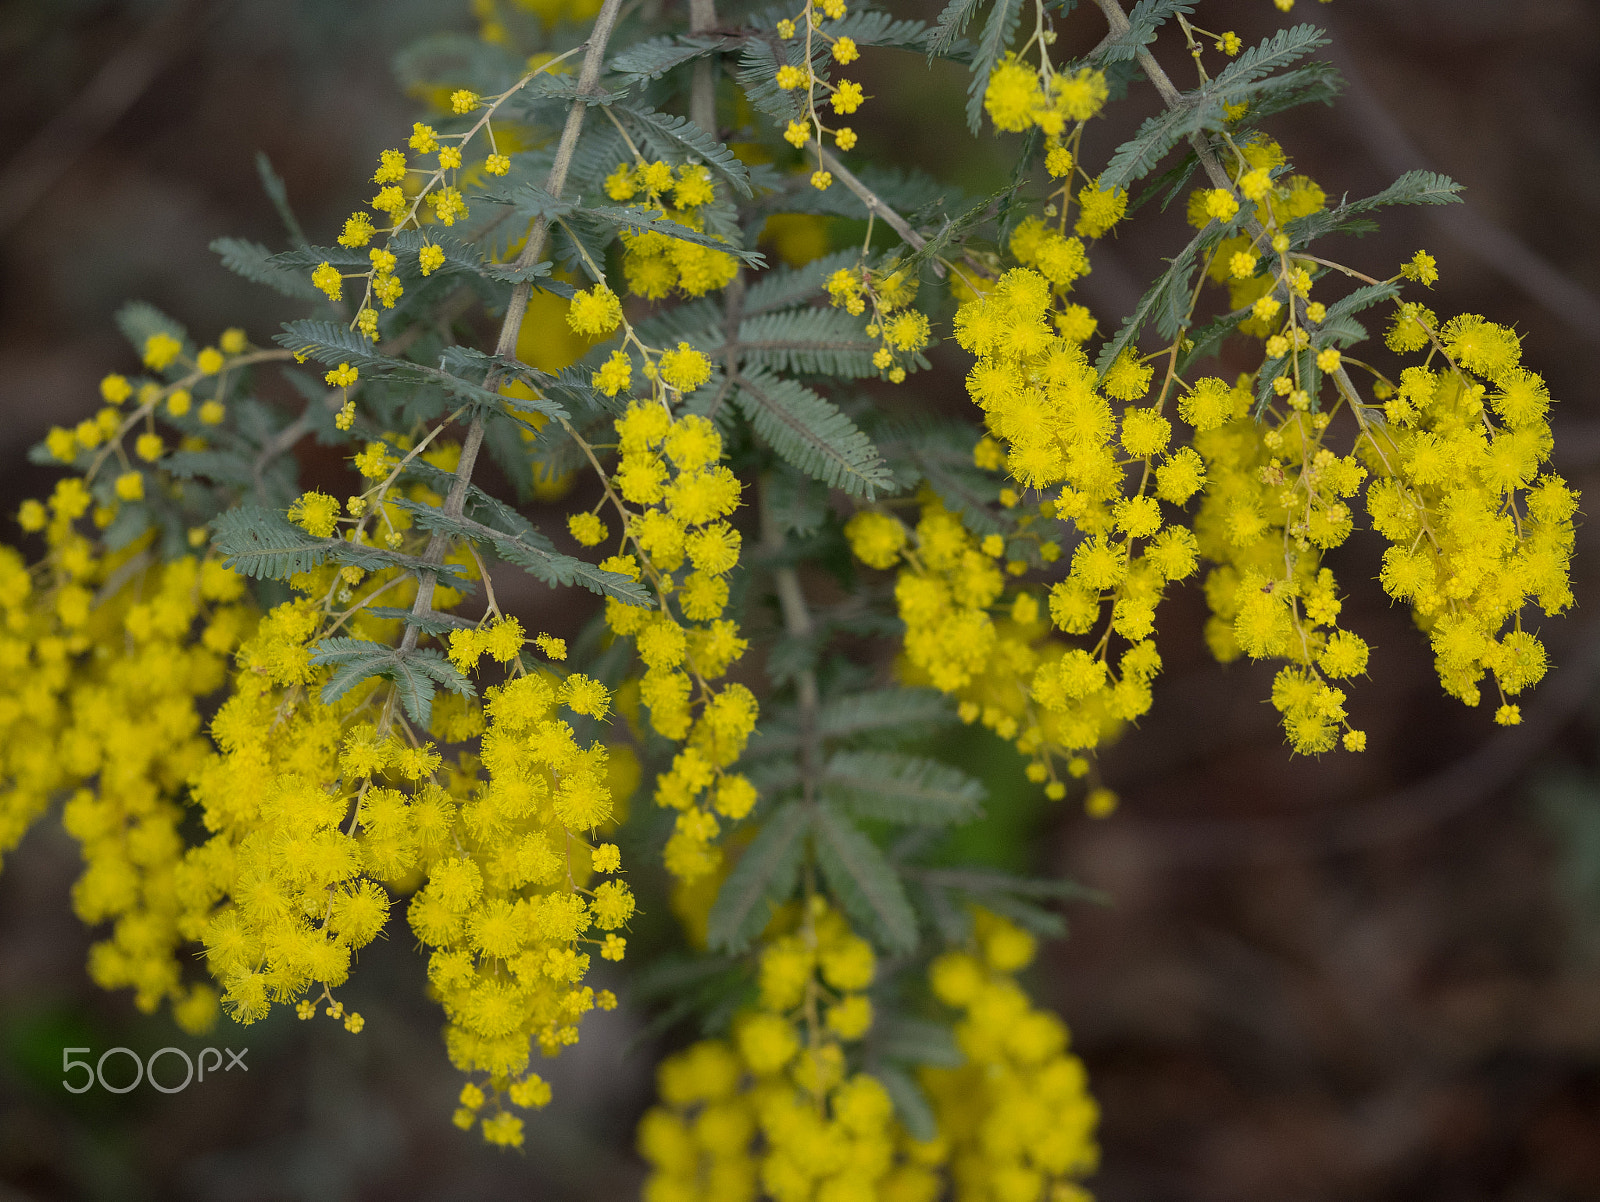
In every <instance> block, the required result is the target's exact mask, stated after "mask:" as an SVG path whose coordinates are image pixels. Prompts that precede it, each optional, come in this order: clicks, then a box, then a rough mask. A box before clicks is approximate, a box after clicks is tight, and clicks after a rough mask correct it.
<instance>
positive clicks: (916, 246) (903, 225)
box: [811, 139, 945, 279]
mask: <svg viewBox="0 0 1600 1202" xmlns="http://www.w3.org/2000/svg"><path fill="white" fill-rule="evenodd" d="M811 144H812V146H814V147H816V151H817V153H818V155H820V156H821V158H822V165H823V166H824V167H826V168H827V169H828V170H829V171H831V172H833V174H834V175H835V176H836V177H837V178H838V180H839V182H840V183H841V184H843V185H844V186H845V187H846V188H849V189H850V191H852V192H854V193H855V194H856V196H857V197H859V198H860V200H861V203H862V204H864V205H866V206H867V211H868V212H869V213H873V214H876V215H877V216H879V217H882V218H883V219H884V220H885V221H887V222H888V223H889V226H890V228H891V229H893V230H894V232H895V233H897V234H899V235H900V238H901V240H902V241H903V242H905V244H906V245H907V246H909V247H911V249H912V250H921V249H922V248H923V247H924V246H926V245H928V240H927V239H926V238H924V237H923V236H922V235H921V234H919V233H917V231H916V230H914V229H912V228H911V223H910V222H909V221H907V220H906V219H905V218H904V217H902V216H900V214H899V213H896V212H895V211H894V210H893V209H891V208H890V207H889V206H888V205H887V204H885V203H884V201H883V198H882V197H881V196H879V195H878V194H877V193H876V192H874V191H873V190H872V189H871V188H869V187H867V185H866V184H864V183H862V182H861V181H860V180H859V179H857V178H856V175H855V173H854V172H853V171H851V170H850V168H848V167H846V166H845V165H844V164H843V163H841V162H840V161H839V160H838V159H837V158H836V157H834V155H833V154H832V153H831V152H830V151H828V150H826V149H825V148H824V147H823V146H822V144H821V143H820V142H817V141H816V140H815V139H813V140H812V143H811ZM933 270H934V273H935V274H936V275H938V276H939V278H940V279H943V278H944V274H945V267H944V264H943V263H940V262H935V263H934V265H933Z"/></svg>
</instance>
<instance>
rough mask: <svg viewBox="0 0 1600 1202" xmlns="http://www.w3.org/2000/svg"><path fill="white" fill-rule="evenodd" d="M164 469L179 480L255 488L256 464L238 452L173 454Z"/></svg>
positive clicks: (166, 460) (162, 463)
mask: <svg viewBox="0 0 1600 1202" xmlns="http://www.w3.org/2000/svg"><path fill="white" fill-rule="evenodd" d="M161 466H162V467H163V468H165V469H166V470H167V471H169V472H171V473H172V474H173V475H174V476H176V477H177V478H178V479H180V480H195V479H200V480H209V481H210V482H211V483H213V484H227V485H231V486H233V487H234V488H254V487H255V483H256V472H255V461H254V460H252V459H249V458H247V457H245V456H244V455H241V454H239V453H238V452H237V451H174V452H173V453H172V454H170V455H168V456H167V457H166V458H165V459H163V460H162V461H161Z"/></svg>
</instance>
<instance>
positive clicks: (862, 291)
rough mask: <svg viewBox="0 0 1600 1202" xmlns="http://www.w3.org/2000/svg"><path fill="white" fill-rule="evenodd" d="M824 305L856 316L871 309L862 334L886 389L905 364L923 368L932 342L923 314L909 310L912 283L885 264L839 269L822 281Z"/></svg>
mask: <svg viewBox="0 0 1600 1202" xmlns="http://www.w3.org/2000/svg"><path fill="white" fill-rule="evenodd" d="M827 289H828V303H829V304H831V305H832V306H833V307H834V308H836V309H843V310H844V311H845V312H846V313H849V314H850V315H851V316H852V317H859V316H860V315H861V314H863V313H865V312H866V311H867V309H868V308H869V307H870V308H871V309H872V320H871V321H869V322H868V323H867V327H866V334H867V337H868V338H874V339H876V340H877V342H878V349H877V350H876V351H874V352H873V354H872V365H873V366H874V367H876V368H877V369H878V370H879V371H880V372H882V373H883V377H884V378H885V379H886V380H888V381H889V382H890V383H891V384H899V383H901V382H903V381H904V380H905V378H906V365H907V364H911V365H912V366H914V367H915V366H925V361H924V360H923V359H922V351H923V350H924V349H925V348H926V347H927V345H928V343H929V341H930V340H931V337H932V335H931V332H930V327H929V325H928V315H927V314H926V313H923V312H921V311H920V310H917V309H913V308H911V302H912V301H913V300H915V299H916V295H917V282H916V280H915V279H914V278H913V277H912V276H911V275H910V274H909V273H908V272H905V271H902V270H900V269H899V268H898V267H897V266H896V265H895V264H893V263H890V264H888V265H886V266H884V267H882V268H879V269H876V270H875V269H873V268H870V267H868V266H867V265H866V264H864V263H858V264H857V265H856V266H855V267H841V268H839V270H837V271H835V272H834V273H833V274H832V275H831V276H829V277H828V280H827Z"/></svg>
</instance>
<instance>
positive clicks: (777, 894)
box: [706, 801, 812, 952]
mask: <svg viewBox="0 0 1600 1202" xmlns="http://www.w3.org/2000/svg"><path fill="white" fill-rule="evenodd" d="M811 818H812V811H811V809H810V807H808V806H806V805H805V804H803V803H801V802H797V801H795V802H789V803H788V804H787V805H783V806H780V807H778V809H776V810H774V811H773V812H772V813H771V814H770V815H769V816H768V817H767V820H766V821H765V822H764V823H762V825H761V829H760V831H759V832H757V834H756V837H755V838H754V839H753V840H752V841H751V843H750V846H749V847H747V848H745V850H744V853H743V854H742V855H740V857H739V862H738V863H737V864H735V865H734V866H733V871H732V872H730V873H729V874H728V879H727V880H725V881H723V882H722V888H721V889H719V890H718V891H717V900H716V902H715V903H714V904H713V905H712V907H711V916H710V919H709V923H708V926H707V928H706V941H707V943H709V944H710V945H711V947H712V948H714V949H717V950H719V951H727V952H742V951H744V949H745V948H747V947H749V946H750V943H751V941H752V940H753V939H755V937H756V936H757V935H759V934H761V932H762V930H763V929H765V927H766V925H767V923H768V922H769V921H770V920H771V918H772V911H773V909H774V907H776V906H780V905H782V904H783V903H784V902H786V901H788V900H789V895H790V894H791V893H793V892H794V886H795V880H796V878H797V876H798V875H799V872H800V857H801V853H802V852H803V851H804V849H805V834H806V831H807V830H809V829H810V827H811Z"/></svg>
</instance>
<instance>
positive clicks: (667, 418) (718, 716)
mask: <svg viewBox="0 0 1600 1202" xmlns="http://www.w3.org/2000/svg"><path fill="white" fill-rule="evenodd" d="M709 373H710V364H709V362H707V361H706V360H705V357H704V356H703V355H700V353H699V352H698V351H693V350H691V349H689V348H688V347H687V345H685V346H684V347H682V348H681V349H680V350H678V351H676V352H668V353H667V354H666V355H663V356H662V358H661V364H660V368H659V376H660V378H661V379H662V380H664V381H665V382H666V384H667V385H668V386H669V387H670V388H671V389H672V390H673V391H674V392H675V393H681V392H682V391H684V390H687V389H690V388H693V387H697V386H698V385H699V384H701V383H703V382H704V380H705V379H706V377H707V376H709ZM616 429H617V434H618V437H619V446H618V449H619V451H620V460H619V462H618V464H617V469H616V472H615V474H614V475H613V476H612V478H611V487H612V489H613V490H614V493H613V496H614V497H615V499H616V504H617V508H618V511H619V513H620V514H621V515H622V518H623V520H624V522H625V528H624V535H625V538H626V540H627V544H628V546H630V547H632V548H633V551H632V553H630V554H625V555H617V556H613V557H611V558H610V559H607V560H604V561H602V562H601V565H600V566H601V567H602V568H608V569H610V570H612V571H617V572H621V573H623V574H625V575H628V576H632V577H633V578H635V579H641V578H644V579H648V581H649V583H650V585H651V587H652V588H653V590H654V592H655V594H656V598H657V603H658V604H657V606H656V608H654V609H653V610H652V609H648V608H642V607H635V606H629V605H624V604H622V603H621V602H619V601H617V600H616V599H614V598H612V599H608V600H607V602H606V623H607V625H608V626H609V627H610V628H611V630H612V631H613V632H615V633H616V634H619V635H624V636H629V637H631V638H633V640H634V645H635V646H636V648H637V650H638V655H639V659H640V661H641V662H642V663H643V665H644V668H645V671H644V675H643V676H642V677H641V678H640V681H639V696H640V698H641V699H642V700H643V702H644V704H645V705H646V706H647V707H648V709H649V711H650V725H651V727H652V728H653V729H654V730H655V731H656V732H657V733H658V734H661V735H664V736H666V737H667V738H669V739H672V740H675V741H682V742H683V743H684V747H683V750H682V751H680V752H679V753H678V754H677V756H676V757H675V758H674V759H673V761H672V767H671V770H670V771H668V772H665V773H662V774H661V775H660V776H659V777H658V778H657V780H656V802H657V804H659V805H663V806H669V807H671V808H673V809H675V810H677V811H678V818H677V823H676V826H675V828H674V831H673V835H672V838H671V839H670V840H669V841H668V843H667V847H666V852H665V854H666V863H667V868H668V870H669V871H670V872H672V874H673V875H674V876H676V877H678V878H680V879H682V880H692V879H694V878H695V877H699V876H704V875H706V874H707V873H710V872H711V871H713V870H714V869H715V867H716V865H717V862H718V855H719V853H718V851H717V849H716V848H715V847H714V846H713V844H712V840H714V839H715V838H716V837H717V835H718V834H719V833H720V829H721V827H720V823H719V822H718V817H719V816H720V817H721V818H722V819H725V820H727V821H730V822H737V821H738V820H740V819H741V818H743V817H745V816H746V815H747V814H748V813H749V812H750V810H751V809H752V807H754V805H755V802H756V790H755V786H753V785H752V784H751V783H750V781H749V780H748V779H747V778H746V777H744V776H743V775H740V774H739V773H735V772H730V771H728V769H729V767H730V766H731V765H732V764H733V762H734V761H735V760H737V759H738V758H739V755H740V754H741V753H742V752H743V751H744V747H745V743H746V741H747V740H748V739H749V737H750V735H751V733H752V732H753V731H754V729H755V723H756V715H757V705H756V699H755V695H754V694H753V693H751V692H750V690H749V689H748V688H746V687H745V686H744V685H742V684H724V685H722V686H721V687H716V686H715V685H714V683H713V682H715V681H717V680H719V679H720V678H721V677H722V676H724V675H725V674H726V673H727V671H728V668H729V666H730V665H732V663H733V662H734V661H735V660H736V659H738V658H739V657H740V656H741V655H743V654H744V651H745V648H746V646H747V644H746V642H745V640H744V639H743V638H741V637H740V636H739V628H738V626H737V624H736V623H735V622H733V620H732V619H729V618H726V617H724V616H723V611H724V610H725V609H726V608H727V606H728V580H727V576H728V573H729V572H731V571H732V570H733V569H734V567H735V566H736V565H737V564H738V562H739V550H740V545H741V541H742V540H741V538H740V535H739V532H738V531H737V530H735V529H734V528H733V527H732V526H731V525H729V524H728V522H727V520H726V519H727V517H728V515H729V514H731V513H732V512H733V510H734V509H735V508H737V506H738V504H739V494H740V492H741V485H740V484H739V481H738V479H737V478H736V477H735V476H734V475H733V473H732V472H731V471H729V470H728V469H727V468H726V467H725V466H723V465H722V464H721V463H720V462H719V460H720V459H721V457H722V436H721V435H720V434H719V433H718V432H717V429H716V427H715V426H714V425H712V423H711V422H709V421H707V420H706V419H705V418H703V417H699V416H697V415H695V414H682V415H680V416H679V417H677V418H674V417H673V416H672V414H671V412H670V411H669V409H668V408H667V406H666V405H665V404H664V403H662V402H661V401H656V400H651V401H644V402H635V403H634V404H632V405H630V406H629V407H628V411H627V413H625V414H624V415H623V416H622V417H621V418H619V419H617V422H616ZM572 529H573V533H574V535H575V536H576V537H578V538H579V539H580V540H581V541H585V542H592V543H594V544H598V543H599V542H601V541H602V540H603V539H604V538H605V531H604V528H603V526H602V524H601V523H600V521H599V519H598V518H597V517H595V516H594V515H584V516H583V517H575V518H573V520H572Z"/></svg>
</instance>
